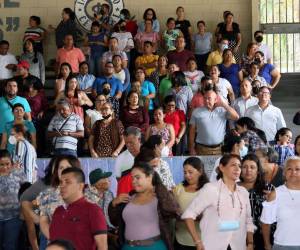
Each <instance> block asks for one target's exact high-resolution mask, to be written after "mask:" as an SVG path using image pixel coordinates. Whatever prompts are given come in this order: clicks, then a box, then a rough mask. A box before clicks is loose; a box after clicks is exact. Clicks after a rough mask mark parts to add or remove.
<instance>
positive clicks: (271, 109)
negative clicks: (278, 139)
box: [245, 86, 286, 141]
mask: <svg viewBox="0 0 300 250" xmlns="http://www.w3.org/2000/svg"><path fill="white" fill-rule="evenodd" d="M270 100H271V93H270V89H269V88H268V87H266V86H264V87H261V88H260V89H259V92H258V104H257V105H255V106H252V107H250V108H248V109H247V110H246V112H245V116H246V117H249V118H251V119H252V120H253V121H254V122H255V126H256V127H257V128H259V129H261V130H263V131H264V132H265V134H266V137H267V140H268V141H273V140H274V138H275V135H276V132H277V130H279V129H281V128H283V127H286V123H285V120H284V117H283V115H282V112H281V110H280V109H279V108H277V107H275V106H273V105H272V104H270Z"/></svg>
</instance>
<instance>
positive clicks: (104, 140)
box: [89, 102, 125, 158]
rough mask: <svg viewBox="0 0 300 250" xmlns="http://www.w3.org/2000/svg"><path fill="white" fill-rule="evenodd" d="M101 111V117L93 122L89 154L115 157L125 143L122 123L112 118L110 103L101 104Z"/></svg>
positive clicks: (94, 156) (96, 156) (95, 156)
mask: <svg viewBox="0 0 300 250" xmlns="http://www.w3.org/2000/svg"><path fill="white" fill-rule="evenodd" d="M101 113H102V118H103V119H102V120H98V121H96V122H95V124H94V126H93V128H92V131H91V135H90V137H89V149H90V153H91V156H92V157H93V158H98V157H117V156H118V155H119V154H120V152H121V151H122V149H123V147H124V145H125V142H124V136H123V133H124V127H123V124H122V122H120V121H118V120H116V119H115V118H114V113H113V108H112V105H111V104H110V103H108V102H106V103H105V104H103V106H102V107H101Z"/></svg>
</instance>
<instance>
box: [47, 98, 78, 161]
mask: <svg viewBox="0 0 300 250" xmlns="http://www.w3.org/2000/svg"><path fill="white" fill-rule="evenodd" d="M57 107H58V112H57V113H56V115H55V116H54V117H53V118H52V120H51V121H50V124H49V126H48V136H49V137H50V138H53V141H52V143H53V147H54V154H55V155H63V154H64V155H73V156H75V157H77V142H78V138H83V137H84V127H83V122H82V119H81V118H80V117H79V116H78V115H76V114H74V113H73V112H72V111H71V107H70V104H69V102H68V101H67V100H65V99H61V100H59V101H58V104H57Z"/></svg>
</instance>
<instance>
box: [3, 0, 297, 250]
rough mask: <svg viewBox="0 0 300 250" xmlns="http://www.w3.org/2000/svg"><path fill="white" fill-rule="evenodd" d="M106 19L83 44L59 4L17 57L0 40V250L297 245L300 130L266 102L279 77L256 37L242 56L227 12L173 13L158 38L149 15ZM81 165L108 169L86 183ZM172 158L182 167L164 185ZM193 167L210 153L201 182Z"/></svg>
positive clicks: (218, 249) (292, 248) (35, 25)
mask: <svg viewBox="0 0 300 250" xmlns="http://www.w3.org/2000/svg"><path fill="white" fill-rule="evenodd" d="M109 13H110V7H109V5H107V4H105V3H104V4H102V5H101V11H100V12H99V13H95V17H94V18H95V19H94V21H93V22H92V24H91V31H90V32H89V33H88V34H84V33H83V32H82V31H81V30H80V29H79V28H78V26H77V24H76V22H75V15H74V12H73V11H72V10H71V9H70V8H65V9H63V11H62V20H61V21H60V22H59V24H58V25H57V27H53V26H52V25H49V27H48V29H47V30H46V29H44V28H43V27H42V25H41V18H40V17H38V16H31V17H30V18H29V26H30V27H28V28H27V29H26V32H25V34H24V39H23V42H22V45H23V53H22V55H20V56H15V55H12V54H11V53H9V42H8V41H6V40H2V41H0V94H1V95H2V97H0V121H1V122H0V135H1V144H0V249H3V250H28V249H31V250H38V249H41V250H45V249H46V250H74V249H76V250H94V249H98V250H107V249H111V250H115V249H122V250H146V249H147V250H166V249H168V250H173V249H174V250H189V249H191V250H192V249H193V250H254V249H255V250H271V249H273V250H296V249H298V250H299V249H300V240H299V237H297V233H298V232H299V231H300V216H299V213H298V209H299V208H300V158H299V155H300V135H299V136H297V137H296V139H295V141H294V143H293V140H292V139H293V135H292V131H291V130H290V129H289V128H287V126H286V122H285V119H284V116H283V114H282V111H281V110H280V108H279V107H276V106H274V105H273V104H272V100H271V94H272V92H273V91H276V86H277V85H278V83H279V81H280V77H281V75H280V72H279V71H278V69H276V67H274V65H273V64H272V54H271V52H270V49H269V47H268V45H267V44H265V43H263V37H264V36H263V35H264V34H263V31H260V30H258V31H256V32H255V33H254V36H253V37H254V41H253V42H250V43H249V44H248V45H247V46H244V47H247V49H246V51H245V53H243V51H241V46H242V44H243V45H245V41H244V40H243V37H242V34H241V31H240V27H239V24H238V23H236V22H234V14H233V13H232V12H230V11H224V13H223V18H224V20H223V21H222V22H220V23H219V24H218V25H217V27H216V30H215V31H214V32H209V31H207V28H206V23H205V21H204V20H199V21H198V22H197V24H196V26H197V31H196V32H195V33H193V30H192V25H191V23H190V21H189V20H187V19H186V17H185V12H184V7H182V6H179V7H178V8H177V9H176V17H175V18H174V17H169V18H168V19H167V21H166V27H165V29H163V28H161V27H160V24H161V22H159V20H158V19H157V16H156V12H155V10H154V9H152V8H148V9H146V10H145V12H144V15H143V20H142V21H141V22H137V21H135V20H134V18H133V17H132V16H131V14H130V12H129V10H127V9H123V10H121V12H120V20H119V21H118V22H117V23H114V21H113V19H112V18H111V17H110V15H109ZM51 32H54V33H55V38H56V46H57V51H56V58H55V64H54V65H53V70H54V71H55V73H56V75H57V77H56V80H55V82H54V83H53V86H51V89H52V90H51V94H49V93H48V92H49V91H48V90H46V89H45V85H47V77H46V73H45V62H44V50H43V44H44V43H45V37H46V34H47V35H51ZM299 117H300V114H296V116H295V118H294V122H295V123H299V124H300V122H299V121H300V119H299ZM45 156H48V157H49V156H51V157H50V162H49V164H48V166H47V168H46V169H45V172H44V174H43V175H42V176H40V175H38V171H39V169H38V166H37V157H45ZM85 156H87V157H92V158H101V157H112V158H114V160H115V163H114V164H115V165H114V171H113V172H109V171H104V169H103V168H101V166H99V167H98V168H96V169H95V170H93V171H91V172H90V173H89V174H88V175H85V174H84V171H83V170H84V168H85V166H82V165H81V162H80V159H79V158H78V157H85ZM172 156H187V158H186V159H185V161H184V163H183V166H182V167H183V168H182V171H183V176H184V179H183V180H182V182H181V183H179V184H178V183H175V182H174V178H173V176H172V171H171V169H172V166H170V165H169V164H168V163H167V162H166V161H165V160H164V159H163V158H164V157H172ZM198 156H218V157H219V158H218V159H217V160H216V162H215V164H214V166H213V171H212V174H211V176H208V175H207V173H206V169H207V168H209V167H210V166H204V163H203V161H202V160H201V158H199V157H198ZM112 176H114V177H116V178H117V181H118V185H117V190H116V194H115V193H114V192H112V191H114V190H112V189H111V182H110V178H111V177H112ZM87 183H88V184H87Z"/></svg>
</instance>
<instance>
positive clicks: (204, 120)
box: [189, 88, 239, 155]
mask: <svg viewBox="0 0 300 250" xmlns="http://www.w3.org/2000/svg"><path fill="white" fill-rule="evenodd" d="M204 105H205V106H204V107H201V108H196V109H195V110H194V111H193V113H192V117H191V120H190V134H189V142H190V147H189V150H190V154H191V155H196V154H197V155H219V154H221V144H222V142H223V140H224V136H225V133H226V122H227V119H231V120H234V121H235V120H237V119H238V118H239V115H238V114H237V112H236V111H235V110H234V109H233V108H232V107H230V106H229V105H228V104H227V102H225V101H224V100H222V99H221V101H220V102H217V93H216V91H215V90H214V89H211V88H210V89H208V90H206V91H205V94H204ZM196 132H197V133H196ZM196 134H197V136H196ZM195 141H196V147H195Z"/></svg>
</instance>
